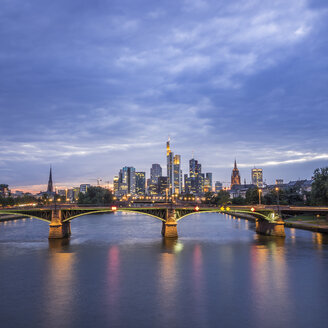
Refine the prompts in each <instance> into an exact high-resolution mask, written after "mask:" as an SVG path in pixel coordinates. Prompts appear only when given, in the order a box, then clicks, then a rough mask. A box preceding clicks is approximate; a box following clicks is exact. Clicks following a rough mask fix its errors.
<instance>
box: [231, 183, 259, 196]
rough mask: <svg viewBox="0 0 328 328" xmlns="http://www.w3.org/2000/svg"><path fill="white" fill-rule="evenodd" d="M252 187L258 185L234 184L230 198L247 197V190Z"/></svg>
mask: <svg viewBox="0 0 328 328" xmlns="http://www.w3.org/2000/svg"><path fill="white" fill-rule="evenodd" d="M251 188H257V186H255V185H253V184H242V185H233V186H232V187H231V189H230V191H229V193H230V198H236V197H243V198H245V197H246V192H247V190H248V189H251Z"/></svg>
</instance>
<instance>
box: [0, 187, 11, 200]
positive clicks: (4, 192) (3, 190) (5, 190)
mask: <svg viewBox="0 0 328 328" xmlns="http://www.w3.org/2000/svg"><path fill="white" fill-rule="evenodd" d="M9 195H10V189H9V186H8V185H7V184H0V196H2V197H8V196H9Z"/></svg>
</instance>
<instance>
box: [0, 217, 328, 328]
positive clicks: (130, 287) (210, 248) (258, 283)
mask: <svg viewBox="0 0 328 328" xmlns="http://www.w3.org/2000/svg"><path fill="white" fill-rule="evenodd" d="M71 225H72V237H71V238H70V240H69V241H65V240H55V241H48V239H47V235H48V225H47V223H45V222H43V221H38V220H32V219H25V220H16V221H10V222H5V223H0V327H2V328H7V327H14V328H19V327H34V328H35V327H61V328H63V327H79V328H81V327H82V328H83V327H124V328H125V327H145V328H147V327H156V328H157V327H158V328H161V327H169V328H174V327H188V328H191V327H223V328H226V327H252V328H257V327H259V328H260V327H261V328H266V327H268V328H272V327H277V328H278V327H279V328H284V327H286V328H287V327H291V328H294V327H311V328H316V327H318V328H319V327H320V328H321V327H325V326H326V324H327V319H328V311H327V309H328V240H327V236H325V235H322V234H319V233H313V232H309V231H301V230H295V229H286V233H287V237H286V239H280V238H272V237H263V236H258V235H256V234H255V232H254V224H253V223H252V222H249V221H246V220H241V219H233V218H232V217H231V216H228V215H223V214H216V213H203V214H195V215H191V216H188V217H186V218H185V219H183V220H181V221H180V222H179V224H178V231H179V239H178V240H164V239H162V237H161V235H160V231H161V222H160V221H157V220H155V219H153V218H150V217H148V216H144V215H140V214H133V213H115V214H101V215H87V216H84V217H80V218H78V219H75V220H73V221H72V223H71Z"/></svg>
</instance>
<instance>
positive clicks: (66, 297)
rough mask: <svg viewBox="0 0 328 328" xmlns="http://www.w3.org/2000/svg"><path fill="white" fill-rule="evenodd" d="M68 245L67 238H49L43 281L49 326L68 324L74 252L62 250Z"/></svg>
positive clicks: (71, 297) (71, 298)
mask: <svg viewBox="0 0 328 328" xmlns="http://www.w3.org/2000/svg"><path fill="white" fill-rule="evenodd" d="M68 246H69V240H68V239H57V240H56V239H54V240H49V250H50V254H49V260H48V270H47V271H48V272H47V274H46V281H45V288H44V290H45V299H46V301H45V302H44V304H45V313H46V318H45V320H46V324H45V326H46V325H47V326H50V327H52V326H53V327H66V326H69V325H70V318H71V311H72V304H74V302H73V301H74V296H73V293H72V289H73V283H74V281H75V277H74V274H73V273H74V263H75V254H74V253H70V252H64V250H67V247H68Z"/></svg>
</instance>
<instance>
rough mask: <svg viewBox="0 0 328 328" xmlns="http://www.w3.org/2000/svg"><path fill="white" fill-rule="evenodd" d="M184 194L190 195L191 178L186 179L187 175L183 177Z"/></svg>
mask: <svg viewBox="0 0 328 328" xmlns="http://www.w3.org/2000/svg"><path fill="white" fill-rule="evenodd" d="M184 193H185V194H191V178H188V174H185V175H184Z"/></svg>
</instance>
